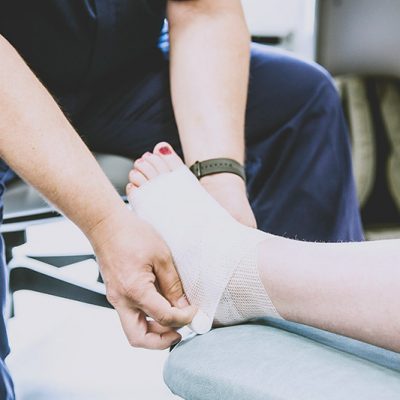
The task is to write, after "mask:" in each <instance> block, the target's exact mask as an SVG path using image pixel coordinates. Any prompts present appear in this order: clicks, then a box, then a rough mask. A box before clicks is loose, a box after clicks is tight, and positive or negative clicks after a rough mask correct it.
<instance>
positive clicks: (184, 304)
mask: <svg viewBox="0 0 400 400" xmlns="http://www.w3.org/2000/svg"><path fill="white" fill-rule="evenodd" d="M176 305H177V306H178V308H185V307H187V306H189V305H190V304H189V302H188V301H187V298H186V296H182V297H181V298H180V299H179V300H178V301H177V302H176Z"/></svg>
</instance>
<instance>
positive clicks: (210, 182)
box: [199, 172, 246, 192]
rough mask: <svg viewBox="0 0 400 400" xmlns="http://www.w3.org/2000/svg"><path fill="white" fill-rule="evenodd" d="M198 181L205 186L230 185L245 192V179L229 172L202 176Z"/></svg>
mask: <svg viewBox="0 0 400 400" xmlns="http://www.w3.org/2000/svg"><path fill="white" fill-rule="evenodd" d="M199 181H200V183H201V184H202V185H203V186H204V187H205V188H209V187H223V186H230V187H233V188H236V189H238V190H241V191H244V192H246V183H245V181H244V180H243V179H242V178H241V177H240V176H238V175H236V174H231V173H229V172H221V173H219V174H213V175H207V176H203V177H202V178H200V180H199Z"/></svg>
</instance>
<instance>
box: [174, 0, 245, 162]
mask: <svg viewBox="0 0 400 400" xmlns="http://www.w3.org/2000/svg"><path fill="white" fill-rule="evenodd" d="M168 19H169V27H170V42H171V55H170V57H171V93H172V101H173V106H174V112H175V117H176V121H177V124H178V129H179V135H180V139H181V142H182V146H183V151H184V154H185V161H186V163H187V164H192V163H193V162H195V161H197V160H205V159H209V158H214V157H229V158H233V159H235V160H237V161H239V162H243V161H244V118H245V106H246V99H247V87H248V70H249V48H250V46H249V43H250V40H249V34H248V30H247V27H246V23H245V20H244V17H243V14H242V9H241V5H240V2H239V1H236V0H224V1H219V2H215V1H214V0H212V1H207V0H206V1H199V0H197V1H179V2H177V1H170V2H169V8H168Z"/></svg>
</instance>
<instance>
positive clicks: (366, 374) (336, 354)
mask: <svg viewBox="0 0 400 400" xmlns="http://www.w3.org/2000/svg"><path fill="white" fill-rule="evenodd" d="M295 332H296V333H295ZM332 346H334V347H332ZM339 349H341V350H339ZM345 349H346V350H347V351H343V350H345ZM351 353H353V354H351ZM354 353H355V354H357V355H355V354H354ZM362 357H363V358H362ZM367 360H374V361H375V362H371V361H367ZM377 363H380V364H381V365H379V364H377ZM383 365H386V367H384V366H383ZM164 379H165V382H166V384H167V385H168V387H169V388H170V389H171V391H172V392H173V393H175V394H176V395H178V396H181V397H182V398H184V399H186V400H247V399H248V400H321V399H324V400H343V399H351V400H376V399H379V400H399V399H400V354H399V353H394V352H391V351H388V350H383V349H380V348H378V347H375V346H371V345H368V344H365V343H361V342H359V341H356V340H353V339H349V338H345V337H343V336H339V335H335V334H332V333H328V332H324V331H321V330H319V329H315V328H311V327H307V326H304V325H300V324H294V323H290V322H286V321H277V320H272V319H269V320H268V319H264V320H259V321H257V323H252V324H246V325H239V326H233V327H226V328H219V329H215V330H212V331H211V332H209V333H207V334H205V335H202V336H195V337H192V338H190V339H187V340H185V341H183V342H181V343H180V344H179V345H178V346H176V347H175V348H174V349H173V350H172V352H171V354H170V357H169V359H168V361H167V363H166V365H165V369H164Z"/></svg>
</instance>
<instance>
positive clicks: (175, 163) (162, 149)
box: [154, 142, 183, 171]
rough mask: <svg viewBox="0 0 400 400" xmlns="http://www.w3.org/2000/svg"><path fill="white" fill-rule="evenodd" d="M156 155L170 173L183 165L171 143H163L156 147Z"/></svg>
mask: <svg viewBox="0 0 400 400" xmlns="http://www.w3.org/2000/svg"><path fill="white" fill-rule="evenodd" d="M154 154H156V155H158V156H160V157H161V158H162V159H163V160H164V161H165V163H166V164H167V166H168V169H169V170H170V171H172V170H174V169H176V168H178V167H180V166H181V165H183V161H182V160H181V158H180V157H179V156H178V155H177V154H176V153H175V151H174V149H173V148H172V147H171V145H170V144H169V143H166V142H161V143H158V144H157V145H156V146H155V147H154Z"/></svg>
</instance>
